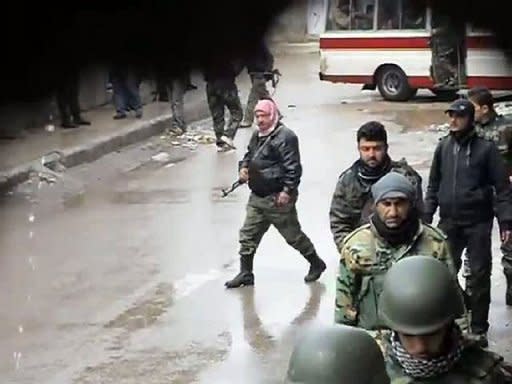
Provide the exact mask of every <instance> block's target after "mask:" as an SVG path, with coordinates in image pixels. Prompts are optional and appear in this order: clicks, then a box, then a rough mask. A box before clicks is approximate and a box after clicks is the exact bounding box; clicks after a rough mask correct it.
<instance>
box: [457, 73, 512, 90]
mask: <svg viewBox="0 0 512 384" xmlns="http://www.w3.org/2000/svg"><path fill="white" fill-rule="evenodd" d="M467 83H468V88H473V87H477V86H485V87H487V88H489V89H494V90H508V89H512V77H491V76H469V77H468V81H467Z"/></svg>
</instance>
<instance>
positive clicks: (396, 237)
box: [335, 172, 456, 336]
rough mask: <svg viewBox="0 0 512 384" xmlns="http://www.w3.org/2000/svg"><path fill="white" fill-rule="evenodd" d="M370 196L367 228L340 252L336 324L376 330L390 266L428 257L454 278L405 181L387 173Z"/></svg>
mask: <svg viewBox="0 0 512 384" xmlns="http://www.w3.org/2000/svg"><path fill="white" fill-rule="evenodd" d="M372 195H373V199H374V201H375V213H374V214H373V215H372V216H371V217H370V223H369V224H365V225H363V226H362V227H360V228H358V229H356V230H355V231H354V232H352V233H351V234H350V235H348V236H347V237H346V238H345V242H344V245H343V248H342V250H341V259H340V264H339V273H338V277H337V283H336V307H335V321H336V323H343V324H346V325H353V326H357V327H361V328H365V329H367V330H379V329H380V328H382V324H381V323H380V321H379V319H378V313H377V298H378V297H379V294H380V290H381V287H382V280H383V278H384V275H385V273H386V271H387V270H388V269H389V268H390V267H391V265H392V264H393V263H395V262H396V261H398V260H400V259H402V258H404V257H408V256H410V255H414V254H429V255H432V256H433V257H435V258H437V259H439V260H441V261H442V262H443V263H445V264H447V265H448V267H449V268H450V270H451V271H452V273H453V275H454V276H455V275H456V273H455V268H454V266H453V263H452V260H451V257H450V254H449V252H448V244H447V243H446V237H445V235H444V234H443V233H442V232H441V231H439V230H437V229H435V228H433V227H431V226H430V225H425V224H422V223H421V221H420V216H419V213H418V210H417V208H416V206H415V202H416V201H417V199H416V189H415V187H414V186H413V185H412V183H411V182H410V181H409V180H408V179H407V178H406V177H405V176H403V175H401V174H399V173H396V172H389V173H388V174H386V175H385V176H383V177H382V178H381V179H380V180H379V181H378V182H377V183H375V184H374V185H373V187H372ZM377 336H379V335H377Z"/></svg>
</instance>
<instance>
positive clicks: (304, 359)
mask: <svg viewBox="0 0 512 384" xmlns="http://www.w3.org/2000/svg"><path fill="white" fill-rule="evenodd" d="M286 379H287V380H286V383H297V384H299V383H300V384H389V377H388V375H387V373H386V365H385V362H384V357H383V356H382V352H381V351H380V349H379V346H378V344H377V343H376V342H375V340H373V339H372V337H371V336H370V335H368V333H366V332H365V331H363V330H361V329H357V328H354V327H347V326H344V325H329V326H322V327H318V328H313V329H310V330H307V331H306V334H305V335H303V336H302V337H301V338H300V339H299V340H298V342H297V343H296V344H295V346H294V348H293V352H292V355H291V357H290V362H289V364H288V372H287V378H286Z"/></svg>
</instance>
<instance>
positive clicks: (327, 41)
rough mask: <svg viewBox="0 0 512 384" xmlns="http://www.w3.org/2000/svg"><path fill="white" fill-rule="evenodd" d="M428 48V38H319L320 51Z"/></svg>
mask: <svg viewBox="0 0 512 384" xmlns="http://www.w3.org/2000/svg"><path fill="white" fill-rule="evenodd" d="M365 48H366V49H379V48H381V49H386V48H387V49H393V48H394V49H400V48H422V49H423V48H429V38H428V37H347V38H344V37H334V38H328V37H325V38H321V39H320V49H365Z"/></svg>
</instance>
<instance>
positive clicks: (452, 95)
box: [431, 89, 458, 101]
mask: <svg viewBox="0 0 512 384" xmlns="http://www.w3.org/2000/svg"><path fill="white" fill-rule="evenodd" d="M431 91H432V93H433V94H434V95H436V96H437V97H438V98H439V99H440V100H442V101H453V100H455V99H456V98H457V97H458V95H457V91H453V90H451V89H432V90H431Z"/></svg>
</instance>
